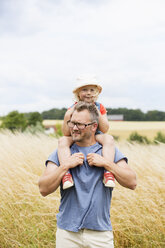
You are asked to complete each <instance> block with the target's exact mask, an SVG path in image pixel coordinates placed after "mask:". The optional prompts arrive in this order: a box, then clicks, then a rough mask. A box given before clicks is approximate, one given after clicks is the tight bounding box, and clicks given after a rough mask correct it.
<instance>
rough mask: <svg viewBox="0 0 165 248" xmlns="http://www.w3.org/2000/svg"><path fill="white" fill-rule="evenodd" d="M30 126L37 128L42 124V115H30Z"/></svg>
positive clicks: (35, 113) (37, 113)
mask: <svg viewBox="0 0 165 248" xmlns="http://www.w3.org/2000/svg"><path fill="white" fill-rule="evenodd" d="M27 119H28V125H30V126H31V125H32V126H36V125H37V123H42V121H43V119H42V115H41V114H40V113H39V112H32V113H29V115H28V117H27Z"/></svg>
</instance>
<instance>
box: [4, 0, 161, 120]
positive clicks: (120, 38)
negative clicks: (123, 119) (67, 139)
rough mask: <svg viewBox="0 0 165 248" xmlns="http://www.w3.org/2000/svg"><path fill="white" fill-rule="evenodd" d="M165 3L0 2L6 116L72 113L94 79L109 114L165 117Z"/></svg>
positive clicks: (153, 0)
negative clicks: (76, 93) (79, 88)
mask: <svg viewBox="0 0 165 248" xmlns="http://www.w3.org/2000/svg"><path fill="white" fill-rule="evenodd" d="M164 10H165V1H164V0H124V1H123V0H69V1H68V0H24V1H22V0H1V1H0V116H3V115H6V114H8V113H9V112H11V111H13V110H17V111H19V112H35V111H38V112H43V111H46V110H50V109H52V108H63V107H65V108H67V107H69V106H70V105H72V103H73V94H72V90H73V89H74V88H75V86H76V79H77V77H79V76H81V75H87V74H90V75H95V76H96V77H97V78H98V80H99V82H100V84H101V86H102V87H103V90H102V93H101V94H100V96H99V99H98V100H99V101H100V102H101V103H102V104H103V105H104V106H105V107H107V108H119V107H126V108H129V109H141V110H142V111H143V112H147V111H149V110H159V111H165V14H164Z"/></svg>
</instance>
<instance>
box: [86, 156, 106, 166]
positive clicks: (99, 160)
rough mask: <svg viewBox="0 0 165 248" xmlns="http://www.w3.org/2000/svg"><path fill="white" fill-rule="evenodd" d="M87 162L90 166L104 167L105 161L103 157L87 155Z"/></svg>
mask: <svg viewBox="0 0 165 248" xmlns="http://www.w3.org/2000/svg"><path fill="white" fill-rule="evenodd" d="M87 161H88V164H89V165H90V166H97V167H104V165H106V163H107V162H106V160H105V158H104V157H103V156H101V155H99V154H96V153H89V154H88V155H87Z"/></svg>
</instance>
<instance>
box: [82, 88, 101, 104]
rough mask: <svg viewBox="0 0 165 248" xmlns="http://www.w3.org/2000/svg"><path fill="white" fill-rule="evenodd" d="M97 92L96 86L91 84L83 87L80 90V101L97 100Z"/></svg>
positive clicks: (90, 101) (89, 101)
mask: <svg viewBox="0 0 165 248" xmlns="http://www.w3.org/2000/svg"><path fill="white" fill-rule="evenodd" d="M96 92H97V91H96V87H95V86H90V85H89V86H85V87H83V88H82V89H81V90H80V91H79V93H78V96H79V99H80V101H84V102H88V103H92V102H94V101H95V97H96Z"/></svg>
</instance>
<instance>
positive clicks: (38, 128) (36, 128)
mask: <svg viewBox="0 0 165 248" xmlns="http://www.w3.org/2000/svg"><path fill="white" fill-rule="evenodd" d="M25 132H26V133H31V134H37V133H44V132H45V129H44V127H43V125H42V124H41V123H40V122H37V123H36V124H35V125H29V126H28V127H27V128H26V129H25Z"/></svg>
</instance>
